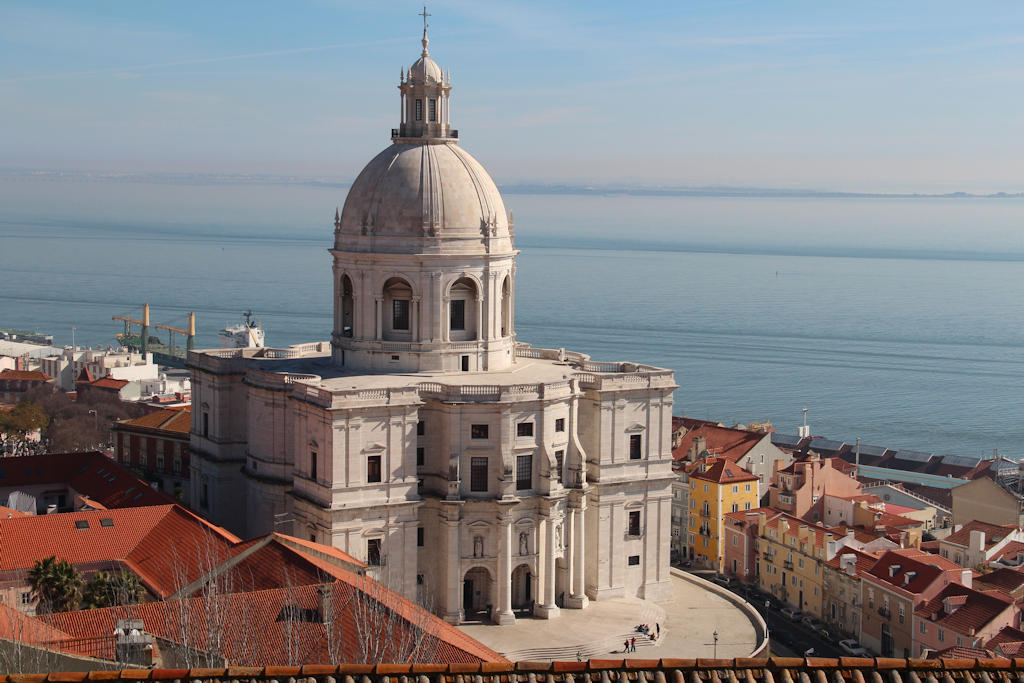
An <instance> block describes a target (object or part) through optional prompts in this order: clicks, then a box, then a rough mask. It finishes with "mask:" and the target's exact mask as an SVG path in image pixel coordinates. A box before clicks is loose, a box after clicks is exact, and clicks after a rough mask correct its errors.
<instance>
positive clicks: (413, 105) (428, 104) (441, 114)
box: [391, 7, 459, 141]
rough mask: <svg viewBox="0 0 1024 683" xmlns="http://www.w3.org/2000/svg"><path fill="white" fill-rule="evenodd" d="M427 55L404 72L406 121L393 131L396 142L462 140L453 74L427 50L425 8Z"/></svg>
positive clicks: (402, 86)
mask: <svg viewBox="0 0 1024 683" xmlns="http://www.w3.org/2000/svg"><path fill="white" fill-rule="evenodd" d="M421 16H422V17H423V39H422V41H421V42H422V44H423V52H422V53H421V54H420V58H419V59H417V60H416V61H415V62H414V63H413V65H412V66H411V67H409V69H408V70H405V69H403V71H402V75H401V80H400V81H399V84H398V90H399V92H400V93H401V99H402V120H401V125H400V126H399V127H398V128H393V129H391V137H392V139H394V140H397V139H399V138H409V139H414V140H417V141H421V140H424V139H426V140H439V141H453V140H456V139H458V137H459V132H458V131H457V130H452V129H451V120H450V116H449V108H448V105H449V96H450V95H451V90H452V86H451V73H450V72H449V73H448V74H445V73H443V72H442V70H441V67H440V66H438V64H437V62H435V61H434V60H433V59H431V58H430V51H429V50H428V49H427V46H428V45H429V44H430V39H429V38H427V29H428V28H430V25H429V24H428V23H427V17H429V16H430V15H429V14H428V13H427V8H426V7H424V8H423V13H422V15H421Z"/></svg>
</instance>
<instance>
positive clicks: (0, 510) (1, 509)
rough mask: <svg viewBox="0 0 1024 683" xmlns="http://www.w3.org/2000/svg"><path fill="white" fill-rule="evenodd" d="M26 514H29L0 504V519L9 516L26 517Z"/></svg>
mask: <svg viewBox="0 0 1024 683" xmlns="http://www.w3.org/2000/svg"><path fill="white" fill-rule="evenodd" d="M28 516H29V514H28V513H27V512H22V511H21V510H15V509H14V508H9V507H5V506H3V505H0V519H3V518H10V517H28Z"/></svg>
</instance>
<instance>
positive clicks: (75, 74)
mask: <svg viewBox="0 0 1024 683" xmlns="http://www.w3.org/2000/svg"><path fill="white" fill-rule="evenodd" d="M406 42H408V39H407V38H404V37H403V38H383V39H380V40H366V41H357V42H351V43H334V44H331V45H315V46H311V47H294V48H287V49H283V50H266V51H264V52H246V53H243V54H237V55H221V56H218V57H195V58H190V59H177V60H173V61H167V62H158V63H155V64H134V65H131V66H125V65H121V66H111V67H105V68H103V69H90V70H87V71H65V72H62V73H53V74H36V75H32V76H15V77H13V78H3V79H0V84H6V83H27V82H32V81H47V80H53V79H59V78H82V77H86V76H105V75H109V76H114V77H116V78H123V77H124V74H130V73H133V72H138V71H150V70H154V69H172V68H174V67H178V66H193V65H196V64H216V63H219V62H233V61H240V60H244V59H264V58H268V57H282V56H286V55H297V54H303V53H308V52H323V51H325V50H340V49H343V48H353V47H369V46H372V45H388V44H392V43H406ZM136 77H137V76H136Z"/></svg>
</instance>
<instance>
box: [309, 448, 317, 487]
mask: <svg viewBox="0 0 1024 683" xmlns="http://www.w3.org/2000/svg"><path fill="white" fill-rule="evenodd" d="M309 478H310V479H313V480H316V451H310V453H309Z"/></svg>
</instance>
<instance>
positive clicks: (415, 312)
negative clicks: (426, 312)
mask: <svg viewBox="0 0 1024 683" xmlns="http://www.w3.org/2000/svg"><path fill="white" fill-rule="evenodd" d="M409 308H410V309H412V310H410V311H409V316H410V317H411V318H412V319H411V320H410V321H409V323H410V325H409V327H410V328H411V329H412V341H414V342H418V341H420V339H422V337H421V336H420V297H418V296H414V297H413V298H412V301H411V302H409Z"/></svg>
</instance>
